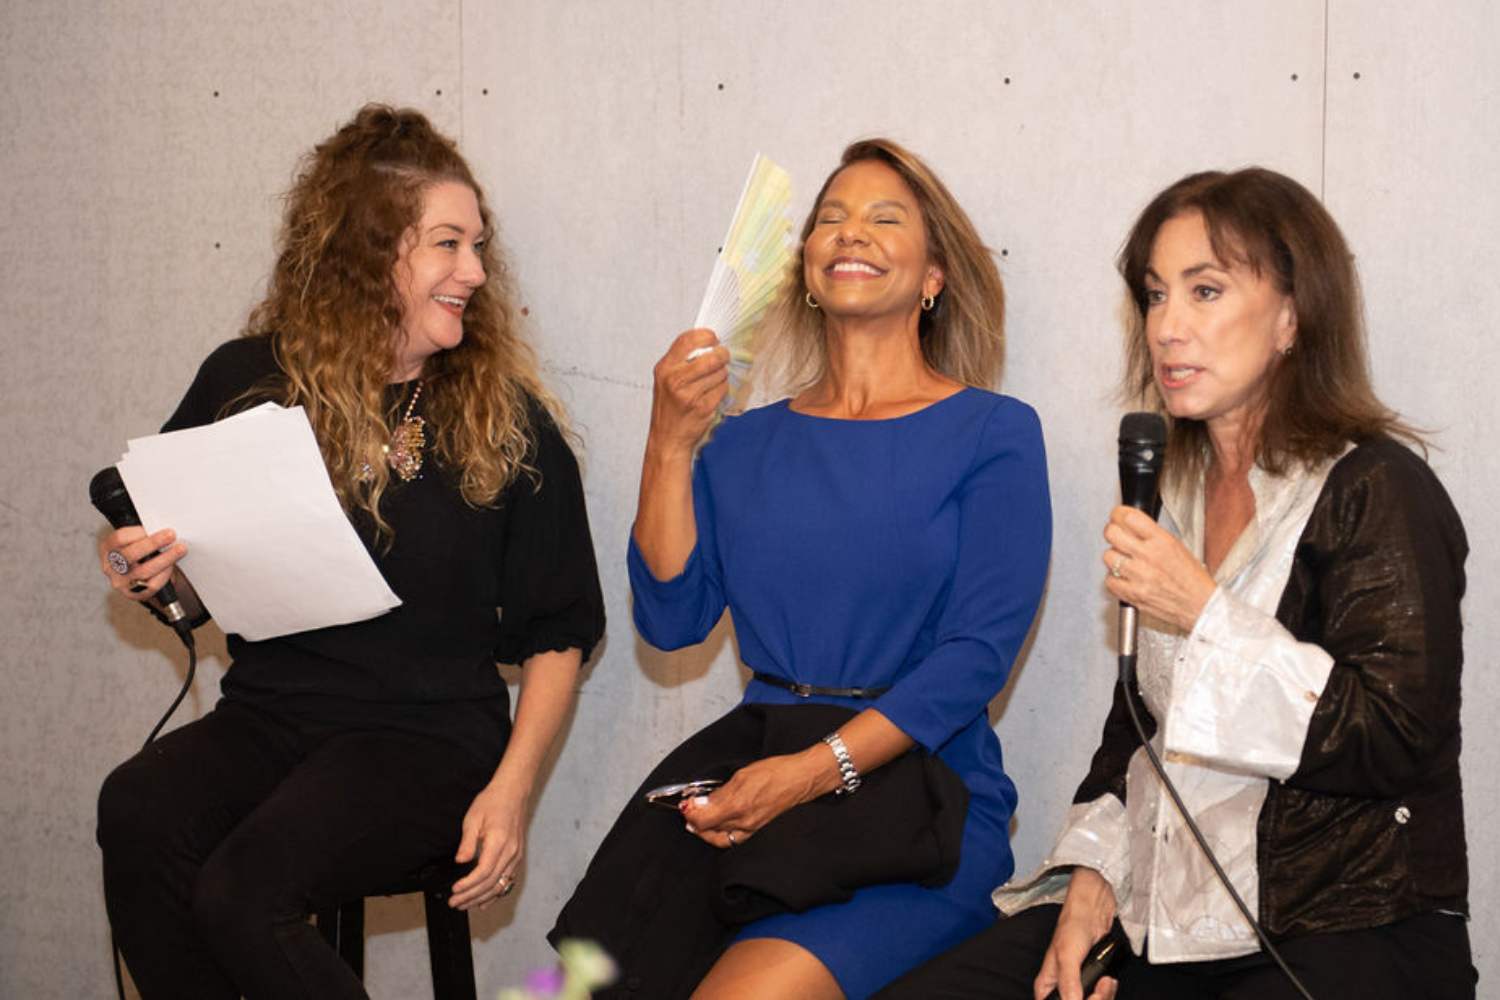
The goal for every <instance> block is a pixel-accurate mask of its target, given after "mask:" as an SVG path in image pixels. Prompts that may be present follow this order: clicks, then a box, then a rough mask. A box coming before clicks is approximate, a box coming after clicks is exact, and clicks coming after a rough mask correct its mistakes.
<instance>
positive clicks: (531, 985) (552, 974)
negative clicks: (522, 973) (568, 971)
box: [526, 969, 563, 997]
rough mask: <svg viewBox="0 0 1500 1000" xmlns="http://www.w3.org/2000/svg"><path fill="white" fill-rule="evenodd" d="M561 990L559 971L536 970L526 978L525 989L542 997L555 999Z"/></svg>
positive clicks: (561, 977) (560, 973)
mask: <svg viewBox="0 0 1500 1000" xmlns="http://www.w3.org/2000/svg"><path fill="white" fill-rule="evenodd" d="M562 988H563V971H562V970H561V969H537V970H536V971H535V972H533V973H531V974H529V975H528V976H527V977H526V989H527V990H528V991H530V992H532V993H538V994H541V995H542V996H547V997H555V996H557V994H558V993H559V992H561V991H562Z"/></svg>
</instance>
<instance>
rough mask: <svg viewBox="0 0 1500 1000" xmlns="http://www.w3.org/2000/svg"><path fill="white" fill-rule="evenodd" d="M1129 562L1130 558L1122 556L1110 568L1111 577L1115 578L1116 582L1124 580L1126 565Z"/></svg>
mask: <svg viewBox="0 0 1500 1000" xmlns="http://www.w3.org/2000/svg"><path fill="white" fill-rule="evenodd" d="M1129 561H1130V557H1129V556H1121V557H1120V558H1119V559H1117V560H1116V561H1115V564H1114V565H1113V566H1111V567H1110V568H1109V575H1110V576H1112V577H1114V578H1115V579H1116V580H1119V579H1122V578H1123V577H1124V576H1125V572H1124V570H1125V564H1126V563H1127V562H1129Z"/></svg>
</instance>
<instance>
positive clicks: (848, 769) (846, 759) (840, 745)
mask: <svg viewBox="0 0 1500 1000" xmlns="http://www.w3.org/2000/svg"><path fill="white" fill-rule="evenodd" d="M823 742H824V743H827V744H828V749H830V750H832V751H833V757H834V759H835V760H836V761H838V765H839V777H841V778H842V779H843V781H844V784H843V786H842V787H841V788H839V789H837V790H836V792H835V794H838V795H848V794H849V793H850V792H852V791H854V790H855V789H857V788H858V787H859V786H860V783H861V781H862V779H861V778H860V776H859V769H858V768H856V767H855V766H854V759H853V758H852V757H850V756H849V748H848V747H846V746H844V738H843V737H842V736H840V735H839V732H838V730H837V729H835V730H834V731H833V732H831V733H829V734H828V735H827V736H825V737H823Z"/></svg>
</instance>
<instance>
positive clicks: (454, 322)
mask: <svg viewBox="0 0 1500 1000" xmlns="http://www.w3.org/2000/svg"><path fill="white" fill-rule="evenodd" d="M484 240H485V233H484V222H483V220H482V219H481V218H480V215H479V199H478V197H476V196H475V194H474V189H473V188H471V187H469V186H468V185H467V184H463V183H460V182H458V181H442V182H440V183H437V184H432V185H430V186H428V188H427V189H426V190H425V191H424V192H423V195H422V217H421V218H420V219H419V220H418V221H417V224H416V225H415V226H414V227H413V228H412V229H411V230H410V231H409V232H408V233H407V235H406V238H405V240H404V242H403V244H402V248H401V255H400V256H399V257H398V258H397V260H396V266H395V270H394V272H393V274H394V278H395V282H396V289H397V292H398V293H399V294H400V297H401V336H400V338H399V340H398V342H397V344H396V365H395V370H394V373H393V381H404V380H406V379H410V378H416V377H417V376H419V375H421V373H422V368H423V366H424V365H425V364H426V362H427V359H428V358H430V357H432V355H434V354H436V353H438V352H439V351H446V350H449V349H451V348H454V347H457V346H458V345H459V344H460V343H461V342H462V341H463V338H464V325H463V316H464V308H465V307H466V306H467V305H468V302H469V297H470V296H471V295H473V294H474V290H475V289H476V288H478V287H479V286H480V285H483V284H484V278H485V274H484V265H483V263H482V262H481V260H480V256H479V254H480V250H482V249H483V247H484Z"/></svg>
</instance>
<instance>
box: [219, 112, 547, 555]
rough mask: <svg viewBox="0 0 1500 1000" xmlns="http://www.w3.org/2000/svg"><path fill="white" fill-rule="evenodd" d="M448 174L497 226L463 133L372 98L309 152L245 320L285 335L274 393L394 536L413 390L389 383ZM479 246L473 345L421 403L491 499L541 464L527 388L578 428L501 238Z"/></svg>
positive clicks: (450, 452)
mask: <svg viewBox="0 0 1500 1000" xmlns="http://www.w3.org/2000/svg"><path fill="white" fill-rule="evenodd" d="M447 181H454V182H458V183H461V184H465V185H467V186H468V187H469V188H471V189H472V190H473V191H474V194H475V197H476V198H477V199H478V201H479V212H480V217H481V219H482V220H483V223H484V227H485V232H486V233H492V232H493V228H494V223H493V217H492V215H491V213H490V209H489V206H488V205H487V204H486V203H485V198H484V192H483V191H482V190H480V187H479V184H478V182H476V181H475V179H474V175H473V173H472V172H471V171H470V169H469V166H468V164H467V163H466V162H465V161H464V159H463V157H462V155H460V153H459V152H458V149H457V147H456V146H455V145H454V143H453V142H452V141H451V140H450V139H448V138H447V137H445V136H443V135H442V134H440V133H439V132H438V131H437V130H436V129H434V128H433V127H432V124H431V123H430V122H429V121H428V120H427V119H426V117H424V116H423V115H422V114H421V113H420V112H418V111H414V110H411V109H408V108H401V109H396V108H391V107H387V106H385V105H378V104H369V105H366V106H365V107H363V108H361V109H360V110H359V113H358V114H356V115H355V116H354V119H353V120H352V121H350V122H348V123H347V124H345V125H344V126H342V127H341V128H339V130H338V131H337V132H335V133H334V134H333V135H332V136H331V137H329V138H328V139H327V140H326V141H324V142H322V143H320V144H318V146H316V147H315V148H314V149H313V150H312V151H311V152H310V153H309V154H307V156H306V157H305V158H304V160H303V162H302V164H301V166H300V169H299V171H298V174H297V177H296V180H295V181H294V182H293V184H292V188H291V190H290V191H288V192H287V195H286V198H285V202H286V208H285V214H284V217H283V221H282V227H281V233H280V236H279V239H278V253H277V257H276V264H275V267H274V270H273V271H272V274H271V278H270V282H269V287H268V289H267V292H266V297H265V299H264V300H263V301H262V302H261V303H260V304H259V305H257V306H256V307H255V309H254V310H253V311H252V312H251V314H250V317H249V319H248V320H247V321H246V324H245V329H244V334H245V335H246V336H261V335H264V336H268V337H269V338H270V340H271V344H272V348H273V350H274V352H275V356H276V361H277V363H278V365H279V367H280V369H281V372H282V376H281V377H278V379H276V380H275V383H274V384H273V385H269V386H264V387H260V391H261V392H263V393H264V394H265V395H269V396H270V397H271V398H275V399H277V400H278V401H279V402H282V403H284V404H286V405H288V406H293V405H301V406H302V407H303V408H305V409H306V411H307V416H308V420H309V421H310V422H311V424H312V428H313V433H314V435H315V436H316V437H317V440H318V446H319V448H320V449H321V450H322V453H323V459H324V462H325V463H326V464H327V466H328V472H329V476H330V478H331V479H332V481H333V486H334V490H335V491H336V492H337V494H338V497H339V501H340V502H341V503H342V504H343V505H344V508H345V509H346V510H349V511H351V512H352V511H353V510H355V509H360V510H363V511H365V512H366V513H368V514H369V515H370V517H371V518H372V520H373V521H374V523H375V525H376V527H377V531H378V532H379V534H380V535H381V536H382V538H383V539H384V540H385V541H386V542H389V540H390V537H391V533H392V531H391V527H390V525H389V524H388V522H387V521H386V520H385V518H384V517H382V516H381V513H380V498H381V496H382V494H383V493H384V492H385V490H386V489H387V487H388V486H389V485H390V475H391V474H390V470H389V468H388V467H387V466H386V463H385V460H384V452H383V446H384V445H386V444H388V443H389V441H390V438H391V434H392V431H393V429H394V427H395V425H396V422H397V421H398V420H399V419H400V417H401V414H400V413H398V412H397V411H398V410H399V409H400V407H401V406H402V404H403V402H404V400H400V399H395V400H393V399H391V398H390V396H389V394H388V393H387V391H386V386H387V384H388V382H389V381H390V379H391V378H392V376H393V368H394V364H395V349H396V346H397V345H398V343H399V342H400V339H401V338H402V337H403V336H404V334H403V332H402V326H401V320H402V307H401V298H400V294H399V292H398V290H397V286H396V281H395V276H394V269H395V265H396V261H397V259H398V257H399V255H400V253H401V249H402V246H403V243H404V241H406V240H407V239H409V234H410V232H411V230H412V229H413V227H414V226H416V225H417V223H418V221H419V220H420V218H421V215H422V203H423V198H424V195H425V193H426V191H427V189H428V188H429V187H431V186H432V185H434V184H438V183H442V182H447ZM479 254H480V259H481V262H482V264H483V266H484V269H485V273H486V274H487V275H488V277H487V280H486V281H485V283H484V284H483V285H481V286H480V287H479V288H477V289H475V290H474V293H473V296H472V297H471V298H470V299H469V303H468V306H467V307H466V308H465V310H464V318H463V327H464V330H463V340H462V342H461V343H460V344H459V345H458V346H457V347H454V348H452V349H451V350H447V351H443V352H440V353H438V354H435V355H433V356H432V357H430V358H428V359H427V362H426V365H425V367H424V370H423V374H422V378H423V389H422V400H421V414H422V416H423V417H424V419H425V420H426V424H427V433H428V440H429V442H430V444H429V445H428V449H429V454H436V456H438V458H439V459H440V460H441V462H442V464H443V465H444V466H446V467H447V468H448V469H449V470H451V471H452V472H453V473H454V474H455V475H456V476H457V477H458V479H459V483H460V489H461V491H462V494H463V497H464V499H465V501H467V502H468V503H470V504H472V505H474V506H476V507H480V506H487V505H490V504H492V503H494V502H495V500H496V499H497V498H498V497H499V495H500V492H501V491H502V490H503V489H504V488H505V487H506V486H507V485H508V484H509V483H510V482H511V481H512V480H513V479H514V478H515V477H516V476H517V475H519V474H521V473H522V472H523V471H528V470H529V469H530V467H529V465H528V462H529V456H530V453H531V449H532V445H533V441H532V438H533V435H532V427H531V418H530V415H529V414H528V402H527V398H528V397H531V398H532V399H535V400H536V401H537V402H538V403H540V404H541V406H542V407H543V408H544V409H545V410H547V411H548V413H549V414H550V415H551V416H552V418H553V419H555V420H556V421H557V422H558V424H559V425H560V426H561V425H563V419H562V412H561V409H560V408H559V406H558V404H557V402H556V400H555V399H553V397H552V396H551V395H550V394H549V393H547V391H546V390H545V389H544V388H543V387H542V384H541V380H540V378H539V376H538V372H537V361H536V357H535V355H534V353H533V352H532V350H531V348H530V346H529V345H527V344H526V342H525V341H524V340H523V339H522V338H521V335H520V331H519V329H518V324H517V320H516V314H515V308H514V306H513V304H512V296H513V291H512V288H511V282H510V278H509V274H508V271H507V269H506V267H505V263H504V261H503V259H502V258H501V255H500V250H499V247H498V245H497V243H496V241H495V240H494V239H488V240H486V241H485V242H484V243H483V246H482V248H481V249H480V251H479Z"/></svg>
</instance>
